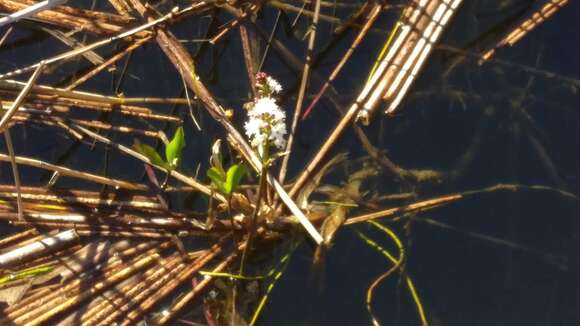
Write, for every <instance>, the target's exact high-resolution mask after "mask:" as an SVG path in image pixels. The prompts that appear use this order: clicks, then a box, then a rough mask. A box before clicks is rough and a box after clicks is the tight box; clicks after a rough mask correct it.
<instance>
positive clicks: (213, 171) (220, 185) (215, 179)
mask: <svg viewBox="0 0 580 326" xmlns="http://www.w3.org/2000/svg"><path fill="white" fill-rule="evenodd" d="M207 176H208V177H209V178H210V179H211V181H212V183H213V184H214V185H215V186H216V188H217V189H218V191H219V192H221V193H222V194H225V193H226V189H225V187H224V182H225V175H223V174H221V173H220V171H219V170H218V169H217V168H215V167H212V168H210V169H209V170H207Z"/></svg>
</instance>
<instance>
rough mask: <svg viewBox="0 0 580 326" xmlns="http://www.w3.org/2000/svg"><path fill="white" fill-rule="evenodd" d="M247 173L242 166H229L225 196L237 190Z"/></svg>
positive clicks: (246, 169)
mask: <svg viewBox="0 0 580 326" xmlns="http://www.w3.org/2000/svg"><path fill="white" fill-rule="evenodd" d="M246 173H248V168H246V166H245V165H243V164H234V165H232V166H230V168H229V169H228V172H227V175H226V183H225V190H226V194H231V193H232V192H234V191H236V189H238V186H239V185H240V181H242V178H243V177H244V176H245V175H246Z"/></svg>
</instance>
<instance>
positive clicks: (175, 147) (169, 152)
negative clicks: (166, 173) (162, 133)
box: [165, 127, 185, 169]
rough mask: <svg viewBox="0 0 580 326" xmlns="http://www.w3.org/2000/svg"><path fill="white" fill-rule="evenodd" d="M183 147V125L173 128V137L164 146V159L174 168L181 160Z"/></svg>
mask: <svg viewBox="0 0 580 326" xmlns="http://www.w3.org/2000/svg"><path fill="white" fill-rule="evenodd" d="M184 147H185V134H184V133H183V127H179V128H177V130H175V134H174V135H173V139H171V141H170V142H169V144H167V146H166V147H165V159H166V160H167V164H169V166H170V167H171V168H173V169H174V168H176V167H177V165H178V164H179V161H180V160H181V152H182V151H183V148H184Z"/></svg>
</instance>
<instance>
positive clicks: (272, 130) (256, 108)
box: [244, 72, 287, 154]
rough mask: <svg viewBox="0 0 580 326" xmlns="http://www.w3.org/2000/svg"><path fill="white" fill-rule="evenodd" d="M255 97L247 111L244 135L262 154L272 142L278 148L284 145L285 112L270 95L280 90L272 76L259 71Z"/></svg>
mask: <svg viewBox="0 0 580 326" xmlns="http://www.w3.org/2000/svg"><path fill="white" fill-rule="evenodd" d="M256 86H257V89H258V90H259V92H258V94H257V95H258V96H257V98H256V99H255V100H254V103H253V105H252V107H251V108H250V109H249V111H248V121H246V123H245V124H244V129H245V131H246V135H247V136H248V138H249V139H250V141H251V143H252V146H253V147H254V148H256V149H258V152H259V153H260V154H263V150H264V146H265V145H266V144H272V145H274V146H275V147H277V148H278V149H280V150H282V149H284V146H286V134H287V131H286V113H285V112H284V111H282V109H281V108H280V107H279V106H278V104H277V103H276V100H275V99H274V98H273V97H271V95H272V94H274V93H278V92H280V91H281V90H282V86H281V85H280V83H278V81H276V80H275V79H274V78H272V77H270V76H268V75H267V74H266V73H263V72H260V73H258V74H257V75H256Z"/></svg>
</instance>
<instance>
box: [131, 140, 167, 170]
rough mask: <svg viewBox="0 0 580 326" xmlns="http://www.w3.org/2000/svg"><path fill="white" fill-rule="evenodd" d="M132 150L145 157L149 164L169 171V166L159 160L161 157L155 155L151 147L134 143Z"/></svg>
mask: <svg viewBox="0 0 580 326" xmlns="http://www.w3.org/2000/svg"><path fill="white" fill-rule="evenodd" d="M133 148H134V149H135V150H136V151H137V152H139V153H141V154H143V155H145V156H147V158H148V159H149V161H151V164H153V165H157V166H160V167H162V168H165V169H169V165H168V164H167V163H166V162H165V161H164V160H163V159H162V158H161V155H159V153H157V152H156V151H155V149H154V148H153V147H151V146H149V145H147V144H139V143H135V144H133Z"/></svg>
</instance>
